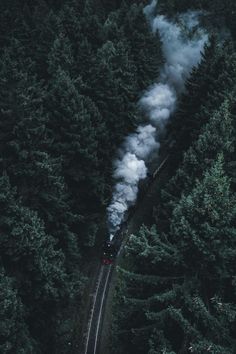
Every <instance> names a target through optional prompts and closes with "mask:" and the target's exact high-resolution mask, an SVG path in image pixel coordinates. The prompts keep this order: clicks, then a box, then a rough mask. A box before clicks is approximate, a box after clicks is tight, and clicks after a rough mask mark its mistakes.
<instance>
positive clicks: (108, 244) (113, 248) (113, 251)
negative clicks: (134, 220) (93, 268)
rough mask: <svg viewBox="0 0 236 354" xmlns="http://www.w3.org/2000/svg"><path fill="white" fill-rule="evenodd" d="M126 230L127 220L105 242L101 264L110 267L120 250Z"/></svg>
mask: <svg viewBox="0 0 236 354" xmlns="http://www.w3.org/2000/svg"><path fill="white" fill-rule="evenodd" d="M126 228H127V220H126V221H124V222H123V223H122V225H121V227H120V229H119V230H118V231H117V232H116V233H115V234H114V236H113V237H112V239H111V240H110V237H109V238H107V239H106V240H105V242H104V244H103V250H102V264H104V265H110V264H113V263H114V260H115V258H116V256H117V253H118V252H119V250H120V247H121V244H122V241H123V237H124V232H125V230H126Z"/></svg>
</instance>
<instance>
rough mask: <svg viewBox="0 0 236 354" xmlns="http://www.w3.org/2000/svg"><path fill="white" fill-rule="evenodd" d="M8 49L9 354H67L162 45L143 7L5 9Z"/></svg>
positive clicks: (101, 3)
mask: <svg viewBox="0 0 236 354" xmlns="http://www.w3.org/2000/svg"><path fill="white" fill-rule="evenodd" d="M0 45H1V49H0V92H1V93H0V101H1V110H0V176H1V178H0V204H1V215H0V229H1V235H0V245H1V253H0V262H1V265H0V266H1V269H3V270H2V271H1V279H0V281H1V287H3V289H1V294H0V301H1V308H2V310H1V321H0V322H1V325H2V327H0V329H1V333H0V351H1V352H3V353H8V352H9V353H55V352H58V353H59V352H63V353H66V352H68V351H70V345H69V344H68V343H72V338H71V336H72V334H73V333H74V328H73V326H74V322H73V321H74V313H75V311H74V308H75V307H76V313H77V312H79V311H80V307H79V306H80V301H81V294H82V291H83V286H84V281H85V277H84V275H83V274H84V269H86V271H87V272H88V271H89V264H88V263H89V257H88V254H89V251H90V248H91V247H92V246H94V244H95V243H97V244H99V243H100V240H97V238H98V237H97V231H98V230H99V227H100V225H101V220H103V219H104V211H105V208H106V205H107V203H108V200H109V198H110V195H111V183H112V178H111V173H112V160H113V157H114V153H115V151H116V149H117V147H118V145H119V144H120V143H121V141H122V139H123V137H124V135H125V134H127V133H129V132H130V131H131V130H133V129H134V128H135V126H136V125H137V123H138V122H139V120H140V117H139V113H138V112H137V108H136V102H137V100H138V98H139V94H140V91H141V90H143V89H144V88H145V87H146V85H148V84H150V83H151V82H152V80H154V79H155V77H156V76H157V75H158V67H159V64H160V63H161V54H160V43H159V42H158V38H155V37H154V36H153V35H152V34H151V33H150V31H149V28H148V24H147V23H146V20H145V17H144V15H143V7H142V6H137V5H135V4H134V1H129V2H128V1H127V2H123V1H113V2H112V3H111V2H110V1H105V0H82V1H77V0H66V1H55V0H38V1H33V2H32V1H29V0H23V1H19V0H13V1H11V3H9V2H7V1H5V0H3V1H1V4H0ZM93 253H95V252H93ZM7 297H8V298H9V300H7ZM8 316H9V318H7V317H8Z"/></svg>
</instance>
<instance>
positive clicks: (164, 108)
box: [107, 0, 207, 239]
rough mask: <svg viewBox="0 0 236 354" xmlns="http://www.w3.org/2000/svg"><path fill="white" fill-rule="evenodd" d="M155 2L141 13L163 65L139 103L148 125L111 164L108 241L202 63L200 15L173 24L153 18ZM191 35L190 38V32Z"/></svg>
mask: <svg viewBox="0 0 236 354" xmlns="http://www.w3.org/2000/svg"><path fill="white" fill-rule="evenodd" d="M156 5H157V0H153V1H152V2H151V3H150V5H148V6H146V7H145V9H144V13H145V14H146V16H147V19H148V21H149V22H150V25H151V28H152V31H153V33H155V32H156V31H158V32H159V35H160V38H161V42H162V49H163V55H164V58H165V64H164V66H163V68H162V70H161V73H160V77H159V80H158V83H156V84H154V85H152V86H151V87H150V88H149V89H148V90H147V91H146V92H145V93H144V95H143V97H142V98H141V100H140V106H141V108H142V110H143V112H144V113H145V116H147V117H148V120H149V123H148V124H144V125H141V126H139V127H138V128H137V130H136V132H135V133H133V134H131V135H129V136H127V137H126V138H125V141H124V143H123V145H122V146H121V148H120V149H119V154H118V158H117V159H116V160H115V161H114V174H113V176H114V178H115V179H116V180H117V184H116V185H115V187H114V191H113V197H112V201H111V204H110V205H109V207H108V208H107V212H108V227H109V230H110V238H111V239H112V237H113V235H114V233H115V232H116V231H117V230H119V227H120V225H121V223H122V221H123V220H124V216H125V213H126V211H127V210H128V208H129V207H130V206H132V205H134V203H135V201H136V198H137V194H138V183H139V181H140V180H142V179H144V178H146V176H147V167H146V164H145V162H146V161H147V160H148V158H149V157H150V155H151V154H152V153H153V151H156V152H157V151H158V150H159V147H160V143H159V142H158V140H159V137H160V135H161V134H162V133H163V131H164V128H165V126H166V124H167V122H168V120H169V118H170V117H171V115H172V114H173V112H174V111H175V109H176V103H177V98H178V96H179V94H180V93H181V92H183V90H184V83H185V80H186V78H188V76H189V74H190V72H191V70H192V68H193V66H196V65H197V64H198V63H199V62H200V60H201V52H202V51H203V48H204V45H205V43H206V42H207V34H206V33H205V32H204V31H203V30H202V29H201V28H199V21H198V17H199V13H197V12H188V13H186V14H183V15H180V16H179V17H178V21H177V23H178V24H177V23H173V22H171V21H170V20H168V19H167V18H166V17H165V16H162V15H161V16H156V17H155V16H154V11H155V9H156ZM190 31H191V38H189V37H190V36H189V32H190Z"/></svg>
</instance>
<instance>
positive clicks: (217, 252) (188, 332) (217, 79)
mask: <svg viewBox="0 0 236 354" xmlns="http://www.w3.org/2000/svg"><path fill="white" fill-rule="evenodd" d="M191 7H192V8H203V9H207V10H210V11H212V13H211V14H208V15H209V18H212V17H211V16H217V17H216V18H218V19H221V20H222V21H223V19H226V18H227V19H228V21H229V23H228V24H229V26H230V29H231V31H232V34H233V35H235V33H234V25H232V20H233V18H234V17H235V14H234V3H231V2H229V8H230V9H229V8H227V10H226V9H224V8H223V4H222V2H218V1H215V2H214V3H213V2H211V1H195V2H191V1H190V2H189V1H178V2H177V1H168V2H165V3H164V2H161V7H159V10H161V11H162V12H164V11H165V9H166V8H167V9H168V11H169V13H170V14H171V13H172V14H176V12H177V11H186V9H189V8H191ZM205 20H206V19H205ZM208 20H209V19H208ZM206 21H207V20H206ZM221 23H223V22H221ZM205 49H206V50H205V53H204V54H203V60H202V62H201V63H200V65H199V66H198V67H197V68H194V69H193V72H192V75H191V77H190V78H189V80H188V82H187V83H186V92H185V94H184V95H183V96H182V98H181V101H180V104H179V106H178V110H177V113H176V115H175V116H174V117H173V121H172V122H171V124H170V126H169V136H170V139H171V140H173V142H174V144H173V148H172V149H170V151H169V152H170V157H169V164H170V167H169V171H170V174H172V175H170V176H165V177H166V182H165V183H164V182H162V183H163V187H162V193H161V198H160V199H159V200H157V201H156V204H155V205H154V212H153V214H154V218H153V221H154V223H155V225H154V226H153V227H151V228H147V227H145V226H143V227H142V228H141V230H140V231H139V232H138V233H137V235H132V236H130V239H129V242H128V244H127V245H126V250H125V257H124V259H123V261H122V267H121V268H119V269H118V283H117V289H116V296H115V300H114V308H113V320H114V321H113V336H112V343H111V348H112V352H114V353H127V354H128V353H137V354H138V353H140V354H143V353H148V354H159V353H168V354H175V353H176V354H187V353H196V354H198V353H200V354H201V353H202V354H203V353H212V354H216V353H219V354H220V353H224V354H233V353H235V352H236V336H235V333H236V332H235V329H236V306H235V296H236V287H235V284H236V283H235V271H236V269H235V264H236V252H235V249H236V233H235V220H236V219H235V217H236V197H235V176H236V174H235V157H234V154H235V142H236V139H235V136H236V129H235V128H236V126H235V112H236V111H235V107H236V106H235V102H236V101H235V88H236V80H235V77H236V76H235V68H236V66H235V64H236V61H235V44H234V38H231V39H230V40H229V41H228V42H227V44H225V43H224V44H223V43H222V42H219V39H218V37H217V36H214V37H212V38H211V39H210V42H209V45H208V46H207V47H206V48H205Z"/></svg>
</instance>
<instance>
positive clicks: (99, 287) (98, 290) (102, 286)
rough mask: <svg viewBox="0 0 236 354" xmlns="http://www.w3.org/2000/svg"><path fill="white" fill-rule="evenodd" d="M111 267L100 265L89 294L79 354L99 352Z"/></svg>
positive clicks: (124, 228)
mask: <svg viewBox="0 0 236 354" xmlns="http://www.w3.org/2000/svg"><path fill="white" fill-rule="evenodd" d="M168 159H169V155H167V156H165V158H164V159H163V160H162V161H161V163H160V164H159V166H158V167H157V168H156V169H155V170H154V171H152V173H151V178H150V183H149V185H148V187H151V185H152V184H153V182H154V180H155V179H156V178H157V176H158V175H159V173H160V172H161V171H162V170H163V169H164V167H165V165H166V162H167V161H168ZM148 189H149V188H147V189H146V190H145V194H146V196H147V197H148ZM145 194H144V196H145ZM144 196H143V197H144ZM142 199H143V198H141V199H140V200H138V202H137V206H138V205H139V204H141V201H142ZM130 217H132V215H130ZM126 229H127V225H126V223H123V227H122V228H121V232H120V244H119V247H118V248H119V251H118V255H117V256H119V254H120V252H121V250H122V243H123V246H124V243H125V242H123V241H124V240H123V237H122V236H121V234H124V232H125V230H126ZM112 269H113V266H112V265H101V266H100V269H99V272H98V276H97V282H96V285H95V289H94V290H93V293H92V294H91V296H92V301H91V306H90V315H89V321H88V327H87V330H86V334H85V338H86V339H85V344H84V350H83V351H82V353H81V354H99V342H100V334H101V330H102V321H103V315H104V310H105V304H106V298H107V294H108V289H109V284H110V278H111V273H112Z"/></svg>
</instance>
